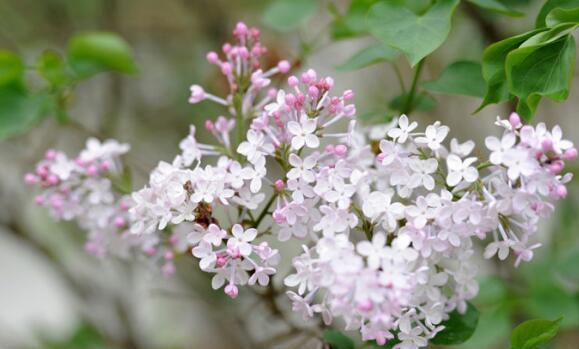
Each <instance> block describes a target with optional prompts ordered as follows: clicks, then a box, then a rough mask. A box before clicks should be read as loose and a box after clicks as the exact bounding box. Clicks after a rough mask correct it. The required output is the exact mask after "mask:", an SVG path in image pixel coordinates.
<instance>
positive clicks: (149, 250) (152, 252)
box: [143, 246, 157, 257]
mask: <svg viewBox="0 0 579 349" xmlns="http://www.w3.org/2000/svg"><path fill="white" fill-rule="evenodd" d="M143 251H144V252H145V254H146V255H147V256H149V257H153V256H154V255H155V254H156V253H157V249H156V248H155V247H154V246H149V247H146V248H145V249H144V250H143Z"/></svg>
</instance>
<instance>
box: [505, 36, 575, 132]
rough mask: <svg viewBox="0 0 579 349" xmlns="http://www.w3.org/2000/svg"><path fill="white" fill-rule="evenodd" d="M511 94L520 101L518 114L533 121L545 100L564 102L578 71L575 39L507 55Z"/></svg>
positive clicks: (521, 49) (537, 46) (528, 48)
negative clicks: (542, 99) (541, 101)
mask: <svg viewBox="0 0 579 349" xmlns="http://www.w3.org/2000/svg"><path fill="white" fill-rule="evenodd" d="M505 64H506V74H507V81H508V84H509V91H510V92H511V93H512V94H513V95H516V96H517V97H519V103H518V105H517V112H518V113H519V114H520V115H521V116H522V117H523V118H524V119H525V120H527V121H528V120H531V119H532V117H533V114H534V112H535V109H536V108H537V105H538V103H539V101H540V99H541V97H543V96H545V97H548V98H551V99H553V100H556V101H561V100H564V99H566V98H567V96H568V95H569V86H570V84H571V81H572V78H573V71H574V69H575V39H574V38H573V37H572V36H567V37H564V38H561V39H559V40H557V41H555V42H553V43H550V44H547V45H534V46H525V47H521V48H518V49H516V50H513V51H512V52H510V53H509V54H508V55H507V59H506V63H505Z"/></svg>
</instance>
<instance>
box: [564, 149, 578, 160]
mask: <svg viewBox="0 0 579 349" xmlns="http://www.w3.org/2000/svg"><path fill="white" fill-rule="evenodd" d="M576 157H577V149H576V148H569V149H567V150H565V153H564V154H563V158H564V159H565V160H573V159H575V158H576Z"/></svg>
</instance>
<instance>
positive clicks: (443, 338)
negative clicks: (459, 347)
mask: <svg viewBox="0 0 579 349" xmlns="http://www.w3.org/2000/svg"><path fill="white" fill-rule="evenodd" d="M449 316H450V317H449V319H448V320H446V321H443V322H442V324H441V325H443V326H444V330H442V331H441V332H439V333H438V334H436V336H435V337H434V338H432V339H431V341H430V342H431V343H433V344H436V345H455V344H460V343H464V342H465V341H466V340H467V339H469V338H470V337H471V336H472V334H473V333H474V331H475V329H476V326H477V324H478V318H479V312H478V310H477V309H476V308H475V306H474V305H472V304H471V303H468V307H467V309H466V312H465V313H464V314H461V313H459V312H458V311H456V310H455V311H453V312H452V313H450V315H449Z"/></svg>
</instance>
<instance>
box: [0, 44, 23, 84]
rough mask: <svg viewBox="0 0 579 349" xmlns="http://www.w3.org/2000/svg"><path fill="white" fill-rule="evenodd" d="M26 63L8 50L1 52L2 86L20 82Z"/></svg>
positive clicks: (0, 80) (0, 71)
mask: <svg viewBox="0 0 579 349" xmlns="http://www.w3.org/2000/svg"><path fill="white" fill-rule="evenodd" d="M23 74H24V63H23V62H22V59H20V57H19V56H17V55H16V54H15V53H13V52H11V51H8V50H0V86H3V85H6V84H10V83H12V82H15V81H20V80H21V79H22V76H23Z"/></svg>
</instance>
